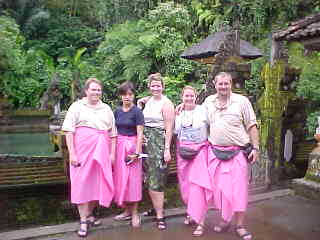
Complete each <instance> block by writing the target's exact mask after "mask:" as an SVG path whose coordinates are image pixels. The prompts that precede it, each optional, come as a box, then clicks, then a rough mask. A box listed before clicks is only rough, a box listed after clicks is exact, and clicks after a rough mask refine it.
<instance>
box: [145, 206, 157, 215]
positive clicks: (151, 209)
mask: <svg viewBox="0 0 320 240" xmlns="http://www.w3.org/2000/svg"><path fill="white" fill-rule="evenodd" d="M142 215H143V216H146V217H150V216H156V215H157V213H156V210H155V209H154V208H150V209H149V210H147V211H145V212H143V213H142Z"/></svg>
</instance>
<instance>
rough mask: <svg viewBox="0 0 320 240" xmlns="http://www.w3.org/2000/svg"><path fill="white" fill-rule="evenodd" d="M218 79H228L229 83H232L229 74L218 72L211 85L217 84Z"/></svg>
mask: <svg viewBox="0 0 320 240" xmlns="http://www.w3.org/2000/svg"><path fill="white" fill-rule="evenodd" d="M218 78H229V79H230V82H231V83H232V76H231V74H230V73H227V72H219V73H218V74H217V75H216V76H215V77H214V79H213V83H214V84H215V83H216V82H217V79H218Z"/></svg>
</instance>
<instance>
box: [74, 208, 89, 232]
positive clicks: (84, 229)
mask: <svg viewBox="0 0 320 240" xmlns="http://www.w3.org/2000/svg"><path fill="white" fill-rule="evenodd" d="M77 207H78V211H79V215H80V222H81V223H80V229H79V231H78V234H79V235H83V234H84V232H87V230H88V224H87V216H88V215H89V203H82V204H78V205H77ZM81 232H82V233H81Z"/></svg>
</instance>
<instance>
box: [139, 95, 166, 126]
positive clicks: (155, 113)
mask: <svg viewBox="0 0 320 240" xmlns="http://www.w3.org/2000/svg"><path fill="white" fill-rule="evenodd" d="M167 101H170V100H169V99H168V98H167V97H166V96H162V97H161V99H160V100H155V99H154V98H153V97H151V98H150V99H149V100H148V102H147V103H146V105H145V107H144V109H143V116H144V122H145V124H144V125H145V126H146V127H158V128H162V129H164V120H163V115H162V108H163V105H164V103H165V102H167Z"/></svg>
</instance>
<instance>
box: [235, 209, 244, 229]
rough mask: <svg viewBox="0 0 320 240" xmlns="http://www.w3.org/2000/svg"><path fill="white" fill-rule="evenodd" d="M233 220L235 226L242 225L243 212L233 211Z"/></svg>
mask: <svg viewBox="0 0 320 240" xmlns="http://www.w3.org/2000/svg"><path fill="white" fill-rule="evenodd" d="M234 215H235V220H236V225H237V226H240V225H241V226H242V225H243V223H244V216H245V212H235V214H234Z"/></svg>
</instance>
